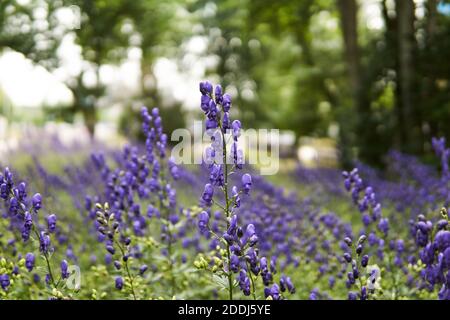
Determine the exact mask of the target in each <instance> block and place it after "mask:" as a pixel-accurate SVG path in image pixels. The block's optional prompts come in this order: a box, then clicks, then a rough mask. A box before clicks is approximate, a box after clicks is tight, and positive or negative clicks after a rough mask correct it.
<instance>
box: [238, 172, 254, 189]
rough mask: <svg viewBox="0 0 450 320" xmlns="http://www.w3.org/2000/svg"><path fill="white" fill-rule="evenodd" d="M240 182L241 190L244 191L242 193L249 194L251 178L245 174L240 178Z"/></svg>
mask: <svg viewBox="0 0 450 320" xmlns="http://www.w3.org/2000/svg"><path fill="white" fill-rule="evenodd" d="M241 180H242V189H243V190H244V193H245V194H249V192H250V189H251V187H252V176H251V175H249V174H248V173H246V174H244V175H243V176H242V179H241Z"/></svg>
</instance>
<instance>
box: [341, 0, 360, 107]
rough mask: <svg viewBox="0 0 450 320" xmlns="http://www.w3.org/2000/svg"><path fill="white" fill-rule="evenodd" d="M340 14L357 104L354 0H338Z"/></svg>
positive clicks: (356, 33)
mask: <svg viewBox="0 0 450 320" xmlns="http://www.w3.org/2000/svg"><path fill="white" fill-rule="evenodd" d="M338 7H339V11H340V15H341V28H342V35H343V38H344V56H345V60H346V63H347V69H348V74H349V79H350V85H351V88H352V94H353V98H354V102H355V105H358V100H359V88H360V84H361V79H360V78H361V77H360V60H359V48H358V25H357V11H358V7H357V4H356V0H338Z"/></svg>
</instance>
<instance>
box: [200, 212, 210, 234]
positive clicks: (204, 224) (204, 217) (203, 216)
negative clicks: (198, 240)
mask: <svg viewBox="0 0 450 320" xmlns="http://www.w3.org/2000/svg"><path fill="white" fill-rule="evenodd" d="M208 223H209V215H208V213H207V212H206V211H202V213H200V215H199V221H198V227H199V228H200V231H201V232H207V231H208Z"/></svg>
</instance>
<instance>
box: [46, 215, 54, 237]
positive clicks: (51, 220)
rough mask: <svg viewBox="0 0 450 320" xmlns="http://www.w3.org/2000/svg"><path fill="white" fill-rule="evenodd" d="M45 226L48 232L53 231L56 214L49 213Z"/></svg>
mask: <svg viewBox="0 0 450 320" xmlns="http://www.w3.org/2000/svg"><path fill="white" fill-rule="evenodd" d="M47 227H48V231H49V232H50V233H53V232H55V229H56V215H54V214H51V215H49V216H48V217H47Z"/></svg>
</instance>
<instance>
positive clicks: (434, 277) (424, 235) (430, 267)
mask: <svg viewBox="0 0 450 320" xmlns="http://www.w3.org/2000/svg"><path fill="white" fill-rule="evenodd" d="M441 216H442V219H441V220H439V221H438V222H437V223H436V224H435V226H433V223H432V222H431V221H429V220H428V221H427V220H426V219H425V217H424V216H423V215H421V216H419V217H418V221H417V223H416V225H415V229H416V241H417V244H418V246H420V247H422V250H421V251H420V260H421V262H422V263H424V264H425V268H424V269H423V270H422V272H421V276H422V278H423V279H424V280H425V281H427V282H428V283H429V284H430V285H431V287H434V286H438V285H441V288H440V291H439V294H438V297H439V299H442V300H449V299H450V231H449V227H450V226H449V217H448V213H447V209H446V208H442V209H441ZM433 230H434V232H433ZM433 234H434V237H433Z"/></svg>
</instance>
